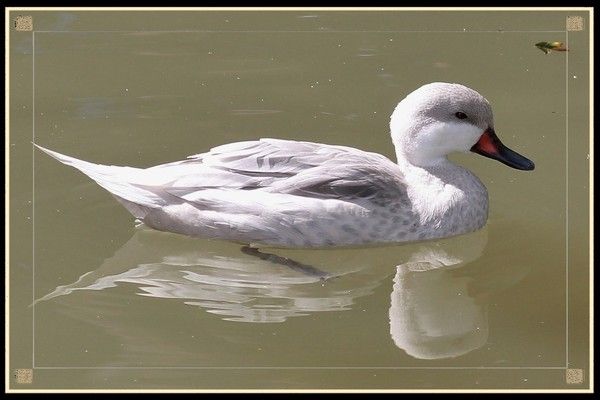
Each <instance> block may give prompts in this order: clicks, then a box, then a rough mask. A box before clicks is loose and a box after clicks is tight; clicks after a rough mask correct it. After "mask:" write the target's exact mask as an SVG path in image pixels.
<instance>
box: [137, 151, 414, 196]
mask: <svg viewBox="0 0 600 400" xmlns="http://www.w3.org/2000/svg"><path fill="white" fill-rule="evenodd" d="M146 171H152V172H156V173H158V175H159V176H160V175H161V174H162V175H165V176H170V178H171V179H170V181H169V182H161V183H160V184H159V185H158V186H160V187H161V188H162V189H163V190H166V191H167V192H168V193H170V194H172V195H176V196H179V197H183V198H184V199H188V200H190V199H193V198H196V197H197V196H198V195H200V193H198V192H200V191H204V190H207V189H224V190H226V189H238V190H260V191H262V192H266V193H280V194H289V195H296V196H304V197H312V198H317V199H340V200H352V199H365V198H372V197H388V196H399V195H400V196H401V195H402V194H405V193H406V186H405V184H404V179H403V176H402V173H401V171H400V169H399V168H398V166H397V165H396V164H394V163H393V162H392V161H390V160H389V159H388V158H386V157H384V156H382V155H380V154H376V153H370V152H366V151H362V150H358V149H355V148H352V147H346V146H335V145H325V144H321V143H311V142H300V141H292V140H280V139H260V140H256V141H246V142H237V143H231V144H226V145H222V146H219V147H215V148H213V149H211V150H210V151H209V152H207V153H202V154H196V155H193V156H190V157H188V158H187V159H186V160H182V161H178V162H175V163H170V164H163V165H159V166H156V167H152V168H148V169H146ZM157 183H158V182H157Z"/></svg>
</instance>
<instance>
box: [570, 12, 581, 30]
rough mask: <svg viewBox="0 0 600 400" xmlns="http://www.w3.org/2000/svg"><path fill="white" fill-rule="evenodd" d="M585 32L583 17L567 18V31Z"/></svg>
mask: <svg viewBox="0 0 600 400" xmlns="http://www.w3.org/2000/svg"><path fill="white" fill-rule="evenodd" d="M582 30H583V17H579V16H568V17H567V31H569V32H572V31H582Z"/></svg>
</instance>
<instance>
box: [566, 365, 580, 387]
mask: <svg viewBox="0 0 600 400" xmlns="http://www.w3.org/2000/svg"><path fill="white" fill-rule="evenodd" d="M565 379H566V381H567V384H569V385H578V384H582V383H583V370H582V369H574V368H570V369H567V370H566V375H565Z"/></svg>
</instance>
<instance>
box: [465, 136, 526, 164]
mask: <svg viewBox="0 0 600 400" xmlns="http://www.w3.org/2000/svg"><path fill="white" fill-rule="evenodd" d="M471 151H472V152H475V153H477V154H481V155H482V156H484V157H489V158H492V159H494V160H498V161H500V162H501V163H503V164H506V165H508V166H509V167H513V168H516V169H522V170H525V171H531V170H532V169H534V168H535V165H534V164H533V161H531V160H529V159H527V158H525V157H523V156H522V155H520V154H519V153H517V152H516V151H512V150H511V149H509V148H508V147H506V146H505V145H503V144H502V142H501V141H500V139H498V136H496V132H494V129H492V128H488V129H486V130H485V131H484V132H483V134H482V135H481V137H480V138H479V141H477V143H475V144H474V145H473V147H471Z"/></svg>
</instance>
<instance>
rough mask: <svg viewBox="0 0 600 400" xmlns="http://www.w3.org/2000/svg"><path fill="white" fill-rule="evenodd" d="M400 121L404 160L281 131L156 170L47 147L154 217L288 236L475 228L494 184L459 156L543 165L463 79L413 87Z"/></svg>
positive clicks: (211, 231)
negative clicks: (506, 135)
mask: <svg viewBox="0 0 600 400" xmlns="http://www.w3.org/2000/svg"><path fill="white" fill-rule="evenodd" d="M390 129H391V135H392V140H393V143H394V145H395V147H396V156H397V158H398V164H395V163H393V162H392V161H390V160H389V159H388V158H386V157H384V156H382V155H380V154H376V153H369V152H365V151H362V150H358V149H355V148H351V147H344V146H332V145H326V144H321V143H310V142H297V141H291V140H278V139H260V140H256V141H245V142H237V143H231V144H226V145H222V146H219V147H216V148H213V149H211V150H210V151H209V152H208V153H202V154H197V155H193V156H189V157H188V158H187V159H185V160H182V161H176V162H172V163H168V164H162V165H157V166H154V167H151V168H145V169H142V168H132V167H119V166H106V165H98V164H93V163H89V162H86V161H81V160H78V159H76V158H73V157H69V156H65V155H62V154H59V153H57V152H54V151H51V150H48V149H45V148H43V147H40V146H38V148H40V149H41V150H43V151H44V152H46V153H48V154H49V155H51V156H52V157H54V158H56V159H58V160H59V161H61V162H62V163H64V164H67V165H71V166H73V167H75V168H77V169H79V170H80V171H81V172H83V173H84V174H86V175H88V176H89V177H90V178H92V179H93V180H95V181H96V182H97V183H98V184H99V185H100V186H102V187H103V188H105V189H106V190H108V191H109V192H110V193H111V194H112V195H113V196H115V197H116V199H117V200H118V201H119V202H121V203H122V204H123V205H124V206H125V208H127V210H129V212H131V214H133V215H134V216H135V217H136V218H138V219H140V220H141V221H143V222H144V223H145V224H146V225H147V226H149V227H151V228H154V229H158V230H162V231H169V232H175V233H180V234H185V235H190V236H199V237H206V238H216V239H227V240H233V241H237V242H241V243H245V244H250V245H253V246H258V245H266V246H276V247H328V246H355V245H367V244H384V243H393V242H408V241H415V240H424V239H433V238H441V237H447V236H452V235H458V234H463V233H467V232H471V231H474V230H477V229H479V228H481V227H482V226H484V225H485V222H486V220H487V215H488V195H487V190H486V188H485V186H484V185H483V184H482V183H481V181H480V180H479V179H478V178H477V177H476V176H475V175H473V174H472V173H471V172H470V171H468V170H466V169H464V168H462V167H460V166H458V165H455V164H453V163H451V162H450V161H449V160H448V159H447V155H448V154H450V153H452V152H457V151H462V152H465V151H468V150H471V151H474V152H476V153H479V154H481V155H483V156H486V157H490V158H493V159H496V160H498V161H501V162H503V163H504V164H506V165H509V166H511V167H513V168H517V169H522V170H532V169H533V168H534V164H533V162H531V161H530V160H528V159H527V158H525V157H523V156H521V155H520V154H518V153H516V152H514V151H512V150H510V149H509V148H507V147H506V146H504V145H503V144H502V143H501V142H500V140H499V139H498V137H497V136H496V134H495V133H494V123H493V116H492V110H491V107H490V104H489V103H488V101H487V100H486V99H485V98H484V97H483V96H481V95H480V94H479V93H477V92H476V91H474V90H472V89H469V88H467V87H465V86H462V85H459V84H451V83H439V82H437V83H430V84H427V85H424V86H422V87H420V88H419V89H417V90H415V91H414V92H412V93H410V94H409V95H408V96H407V97H406V98H405V99H404V100H402V101H401V102H400V103H399V104H398V106H397V107H396V109H395V110H394V113H393V114H392V117H391V122H390ZM36 146H37V145H36Z"/></svg>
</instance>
